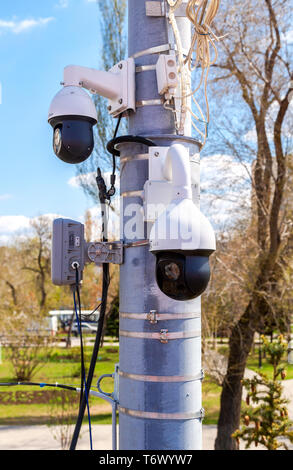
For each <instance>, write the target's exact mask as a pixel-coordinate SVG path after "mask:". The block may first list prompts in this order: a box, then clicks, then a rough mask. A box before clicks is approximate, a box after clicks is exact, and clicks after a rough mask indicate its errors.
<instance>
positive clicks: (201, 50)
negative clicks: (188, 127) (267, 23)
mask: <svg viewBox="0 0 293 470" xmlns="http://www.w3.org/2000/svg"><path fill="white" fill-rule="evenodd" d="M167 3H168V5H169V8H170V11H169V21H170V24H171V26H172V29H173V34H174V38H175V41H176V45H177V54H178V73H179V76H180V100H181V110H180V118H179V122H178V124H177V130H178V132H179V134H183V133H184V123H185V119H186V113H187V112H189V113H190V114H191V116H192V118H193V119H192V121H191V122H192V126H193V128H194V129H195V130H196V132H197V133H199V134H200V136H201V138H202V145H203V146H204V145H205V143H206V139H207V137H208V126H209V121H210V112H209V103H208V95H207V86H208V75H209V71H210V67H211V66H212V65H213V64H214V63H215V62H216V60H217V58H218V51H217V47H216V44H215V43H216V42H217V41H220V40H221V39H222V37H217V36H216V35H215V34H214V33H213V31H212V29H211V25H212V22H213V20H214V18H215V16H216V14H217V12H218V10H219V6H220V0H189V1H188V3H187V7H186V16H187V18H188V19H189V20H190V22H191V23H192V25H193V35H192V40H191V46H190V49H189V51H188V54H187V56H186V57H184V54H183V49H182V43H181V39H180V34H179V31H178V27H177V22H176V16H175V11H176V9H177V8H178V7H179V6H180V5H181V4H182V0H175V1H174V0H167ZM211 50H212V51H213V54H212V52H211ZM212 56H213V57H212ZM197 68H201V75H200V79H199V83H198V85H197V86H196V87H195V88H194V89H192V86H191V81H190V72H193V71H194V70H195V69H197ZM202 87H203V94H204V101H205V107H206V112H205V114H204V112H203V110H202V108H201V106H200V105H199V103H198V101H197V99H196V98H195V95H196V93H197V92H198V91H199V90H200V89H201V88H202ZM188 98H191V99H192V101H193V103H194V105H195V107H196V109H197V112H194V111H193V110H192V109H191V106H189V104H188ZM198 123H203V124H204V126H205V130H204V132H203V131H202V130H201V129H200V128H199V127H198Z"/></svg>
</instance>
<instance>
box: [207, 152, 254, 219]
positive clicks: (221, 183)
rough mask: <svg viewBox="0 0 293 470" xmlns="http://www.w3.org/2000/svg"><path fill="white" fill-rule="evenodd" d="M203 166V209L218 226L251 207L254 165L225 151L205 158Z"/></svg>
mask: <svg viewBox="0 0 293 470" xmlns="http://www.w3.org/2000/svg"><path fill="white" fill-rule="evenodd" d="M200 168H201V178H200V179H201V184H200V186H201V199H200V205H201V210H202V211H203V213H204V214H205V215H206V216H207V217H208V218H209V219H210V220H211V222H212V224H213V225H214V227H215V228H222V227H223V226H227V225H229V224H230V223H231V221H233V220H235V218H237V217H238V216H239V214H240V213H241V211H242V209H243V208H244V209H247V208H249V207H250V197H251V181H250V172H251V168H250V166H249V165H245V164H244V163H241V162H240V161H239V160H237V159H236V158H235V157H233V156H231V155H221V154H216V155H211V156H209V157H205V158H202V159H201V163H200Z"/></svg>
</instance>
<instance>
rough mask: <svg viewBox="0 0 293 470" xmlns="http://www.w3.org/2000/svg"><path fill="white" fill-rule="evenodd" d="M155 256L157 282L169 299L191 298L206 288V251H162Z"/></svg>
mask: <svg viewBox="0 0 293 470" xmlns="http://www.w3.org/2000/svg"><path fill="white" fill-rule="evenodd" d="M156 258H157V260H156V280H157V284H158V286H159V288H160V290H161V291H162V292H163V293H164V294H165V295H167V296H168V297H170V298H171V299H174V300H191V299H194V298H196V297H198V296H200V295H201V294H202V293H203V292H204V291H205V289H206V288H207V285H208V282H209V280H210V266H209V256H208V254H207V253H206V252H202V253H201V252H200V251H199V252H196V251H195V252H193V253H188V252H184V251H178V252H170V251H162V252H159V253H157V254H156Z"/></svg>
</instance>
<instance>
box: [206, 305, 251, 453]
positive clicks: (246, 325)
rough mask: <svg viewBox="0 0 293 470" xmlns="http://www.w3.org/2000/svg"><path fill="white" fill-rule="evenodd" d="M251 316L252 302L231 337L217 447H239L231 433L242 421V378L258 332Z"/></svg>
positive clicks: (217, 448)
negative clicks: (255, 334)
mask: <svg viewBox="0 0 293 470" xmlns="http://www.w3.org/2000/svg"><path fill="white" fill-rule="evenodd" d="M251 317H252V304H251V303H250V304H249V305H248V306H247V309H246V311H245V313H244V315H243V316H242V317H241V319H240V320H239V322H238V323H237V324H236V325H235V326H234V328H233V330H232V333H231V336H230V341H229V343H230V348H229V351H230V352H229V359H228V368H227V374H226V377H225V380H224V383H223V388H222V394H221V411H220V417H219V421H218V434H217V439H216V442H215V450H237V448H238V446H237V443H236V441H235V439H233V438H232V437H231V434H233V432H234V431H236V429H238V427H239V423H240V412H241V398H242V379H243V376H244V372H245V366H246V361H247V356H248V354H249V351H250V349H251V347H252V343H253V338H254V333H255V329H254V327H253V325H252V324H251V321H250V319H251Z"/></svg>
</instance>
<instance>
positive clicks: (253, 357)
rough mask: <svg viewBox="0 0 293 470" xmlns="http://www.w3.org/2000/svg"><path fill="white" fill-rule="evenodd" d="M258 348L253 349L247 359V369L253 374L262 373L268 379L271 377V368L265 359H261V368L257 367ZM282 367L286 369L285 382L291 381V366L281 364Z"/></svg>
mask: <svg viewBox="0 0 293 470" xmlns="http://www.w3.org/2000/svg"><path fill="white" fill-rule="evenodd" d="M258 362H259V360H258V348H257V347H256V348H255V351H254V352H253V353H251V354H250V355H249V357H248V361H247V368H248V369H251V370H253V371H254V372H256V373H257V372H263V373H264V374H267V375H268V377H269V378H272V377H273V366H272V365H271V364H269V363H268V362H267V361H266V359H265V358H263V359H262V367H261V368H259V366H258ZM283 366H284V368H285V369H286V372H287V375H286V379H285V380H289V379H293V364H288V363H287V362H283Z"/></svg>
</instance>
